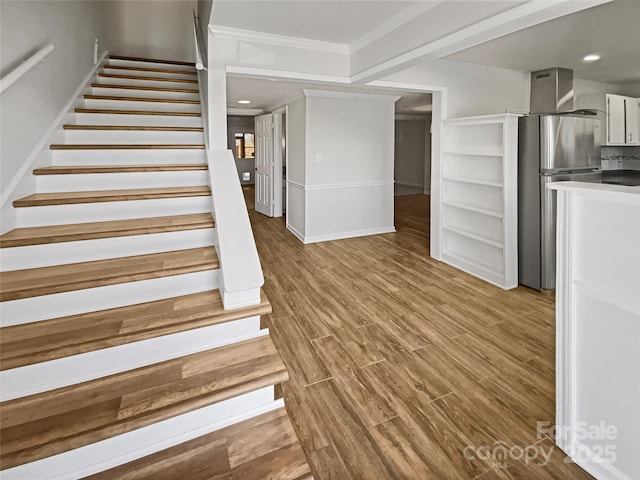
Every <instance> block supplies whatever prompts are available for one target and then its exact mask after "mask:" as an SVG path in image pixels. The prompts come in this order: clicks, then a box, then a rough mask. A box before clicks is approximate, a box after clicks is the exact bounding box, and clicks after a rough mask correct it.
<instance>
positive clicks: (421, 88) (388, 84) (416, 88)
mask: <svg viewBox="0 0 640 480" xmlns="http://www.w3.org/2000/svg"><path fill="white" fill-rule="evenodd" d="M365 85H366V86H367V87H379V88H392V89H394V90H409V91H413V92H431V93H433V92H446V91H447V87H444V86H442V85H422V84H420V83H406V82H392V81H388V80H373V81H371V82H367V83H365Z"/></svg>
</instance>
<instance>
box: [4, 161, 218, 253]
mask: <svg viewBox="0 0 640 480" xmlns="http://www.w3.org/2000/svg"><path fill="white" fill-rule="evenodd" d="M50 168H55V167H50ZM214 226H215V222H214V221H213V217H212V216H211V214H210V213H193V214H188V215H172V216H168V217H150V218H134V219H132V220H111V221H108V222H90V223H75V224H70V225H50V226H46V227H27V228H16V229H15V230H11V231H9V232H7V233H5V234H4V235H0V248H11V247H24V246H27V245H43V244H47V243H60V242H74V241H80V240H95V239H98V238H110V237H126V236H130V235H147V234H152V233H163V232H178V231H181V230H197V229H201V228H213V227H214Z"/></svg>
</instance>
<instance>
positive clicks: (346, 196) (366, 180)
mask: <svg viewBox="0 0 640 480" xmlns="http://www.w3.org/2000/svg"><path fill="white" fill-rule="evenodd" d="M304 92H305V96H306V99H304V100H306V112H303V109H302V108H301V106H300V103H301V101H300V100H299V101H297V102H294V103H293V104H291V105H289V132H288V134H289V137H288V140H289V166H288V175H289V177H288V179H289V204H288V212H289V216H290V217H292V216H293V217H295V218H296V219H299V220H304V225H305V228H304V231H300V230H299V229H296V230H297V233H298V235H299V236H301V237H302V238H301V239H302V240H303V241H304V242H305V243H312V242H319V241H325V240H333V239H338V238H348V237H354V236H361V235H371V234H375V233H383V232H390V231H394V227H393V143H394V102H395V100H396V99H397V97H391V96H386V95H363V94H352V93H341V92H321V91H315V90H305V91H304ZM302 113H305V115H304V118H305V121H304V122H303V124H304V127H303V128H300V127H299V126H296V125H297V124H299V123H300V122H299V120H298V119H299V117H301V116H302ZM292 126H294V128H293V129H292V128H291V127H292ZM302 135H304V137H303V138H304V144H303V143H302ZM302 148H304V157H303V158H304V162H301V161H300V153H301V150H302ZM302 166H303V168H301V167H302ZM300 179H304V180H303V183H302V185H300V184H299V182H300ZM292 180H293V181H294V182H295V183H298V185H295V184H292ZM301 186H302V188H300V187H301ZM296 187H297V188H296ZM300 208H304V215H302V216H301V215H299V209H300ZM288 221H289V222H290V223H293V222H294V221H295V220H293V219H289V220H288ZM294 228H295V227H294ZM294 233H295V232H294ZM300 234H301V235H300Z"/></svg>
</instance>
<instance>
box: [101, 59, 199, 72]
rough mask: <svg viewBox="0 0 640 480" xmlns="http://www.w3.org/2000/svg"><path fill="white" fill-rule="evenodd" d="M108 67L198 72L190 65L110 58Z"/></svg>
mask: <svg viewBox="0 0 640 480" xmlns="http://www.w3.org/2000/svg"><path fill="white" fill-rule="evenodd" d="M106 64H107V65H117V66H122V67H141V68H161V69H163V70H191V71H194V72H195V71H196V69H195V67H193V66H189V65H173V64H171V63H162V62H137V61H135V60H116V59H115V58H110V59H108V60H107V63H106Z"/></svg>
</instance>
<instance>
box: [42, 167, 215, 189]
mask: <svg viewBox="0 0 640 480" xmlns="http://www.w3.org/2000/svg"><path fill="white" fill-rule="evenodd" d="M208 175H209V173H208V172H207V171H206V170H193V171H176V172H129V173H95V174H86V175H85V174H70V175H37V179H36V185H37V188H38V192H39V193H45V192H46V193H49V192H83V191H93V190H119V189H124V188H162V187H189V186H193V185H207V182H208V180H209V177H208Z"/></svg>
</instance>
